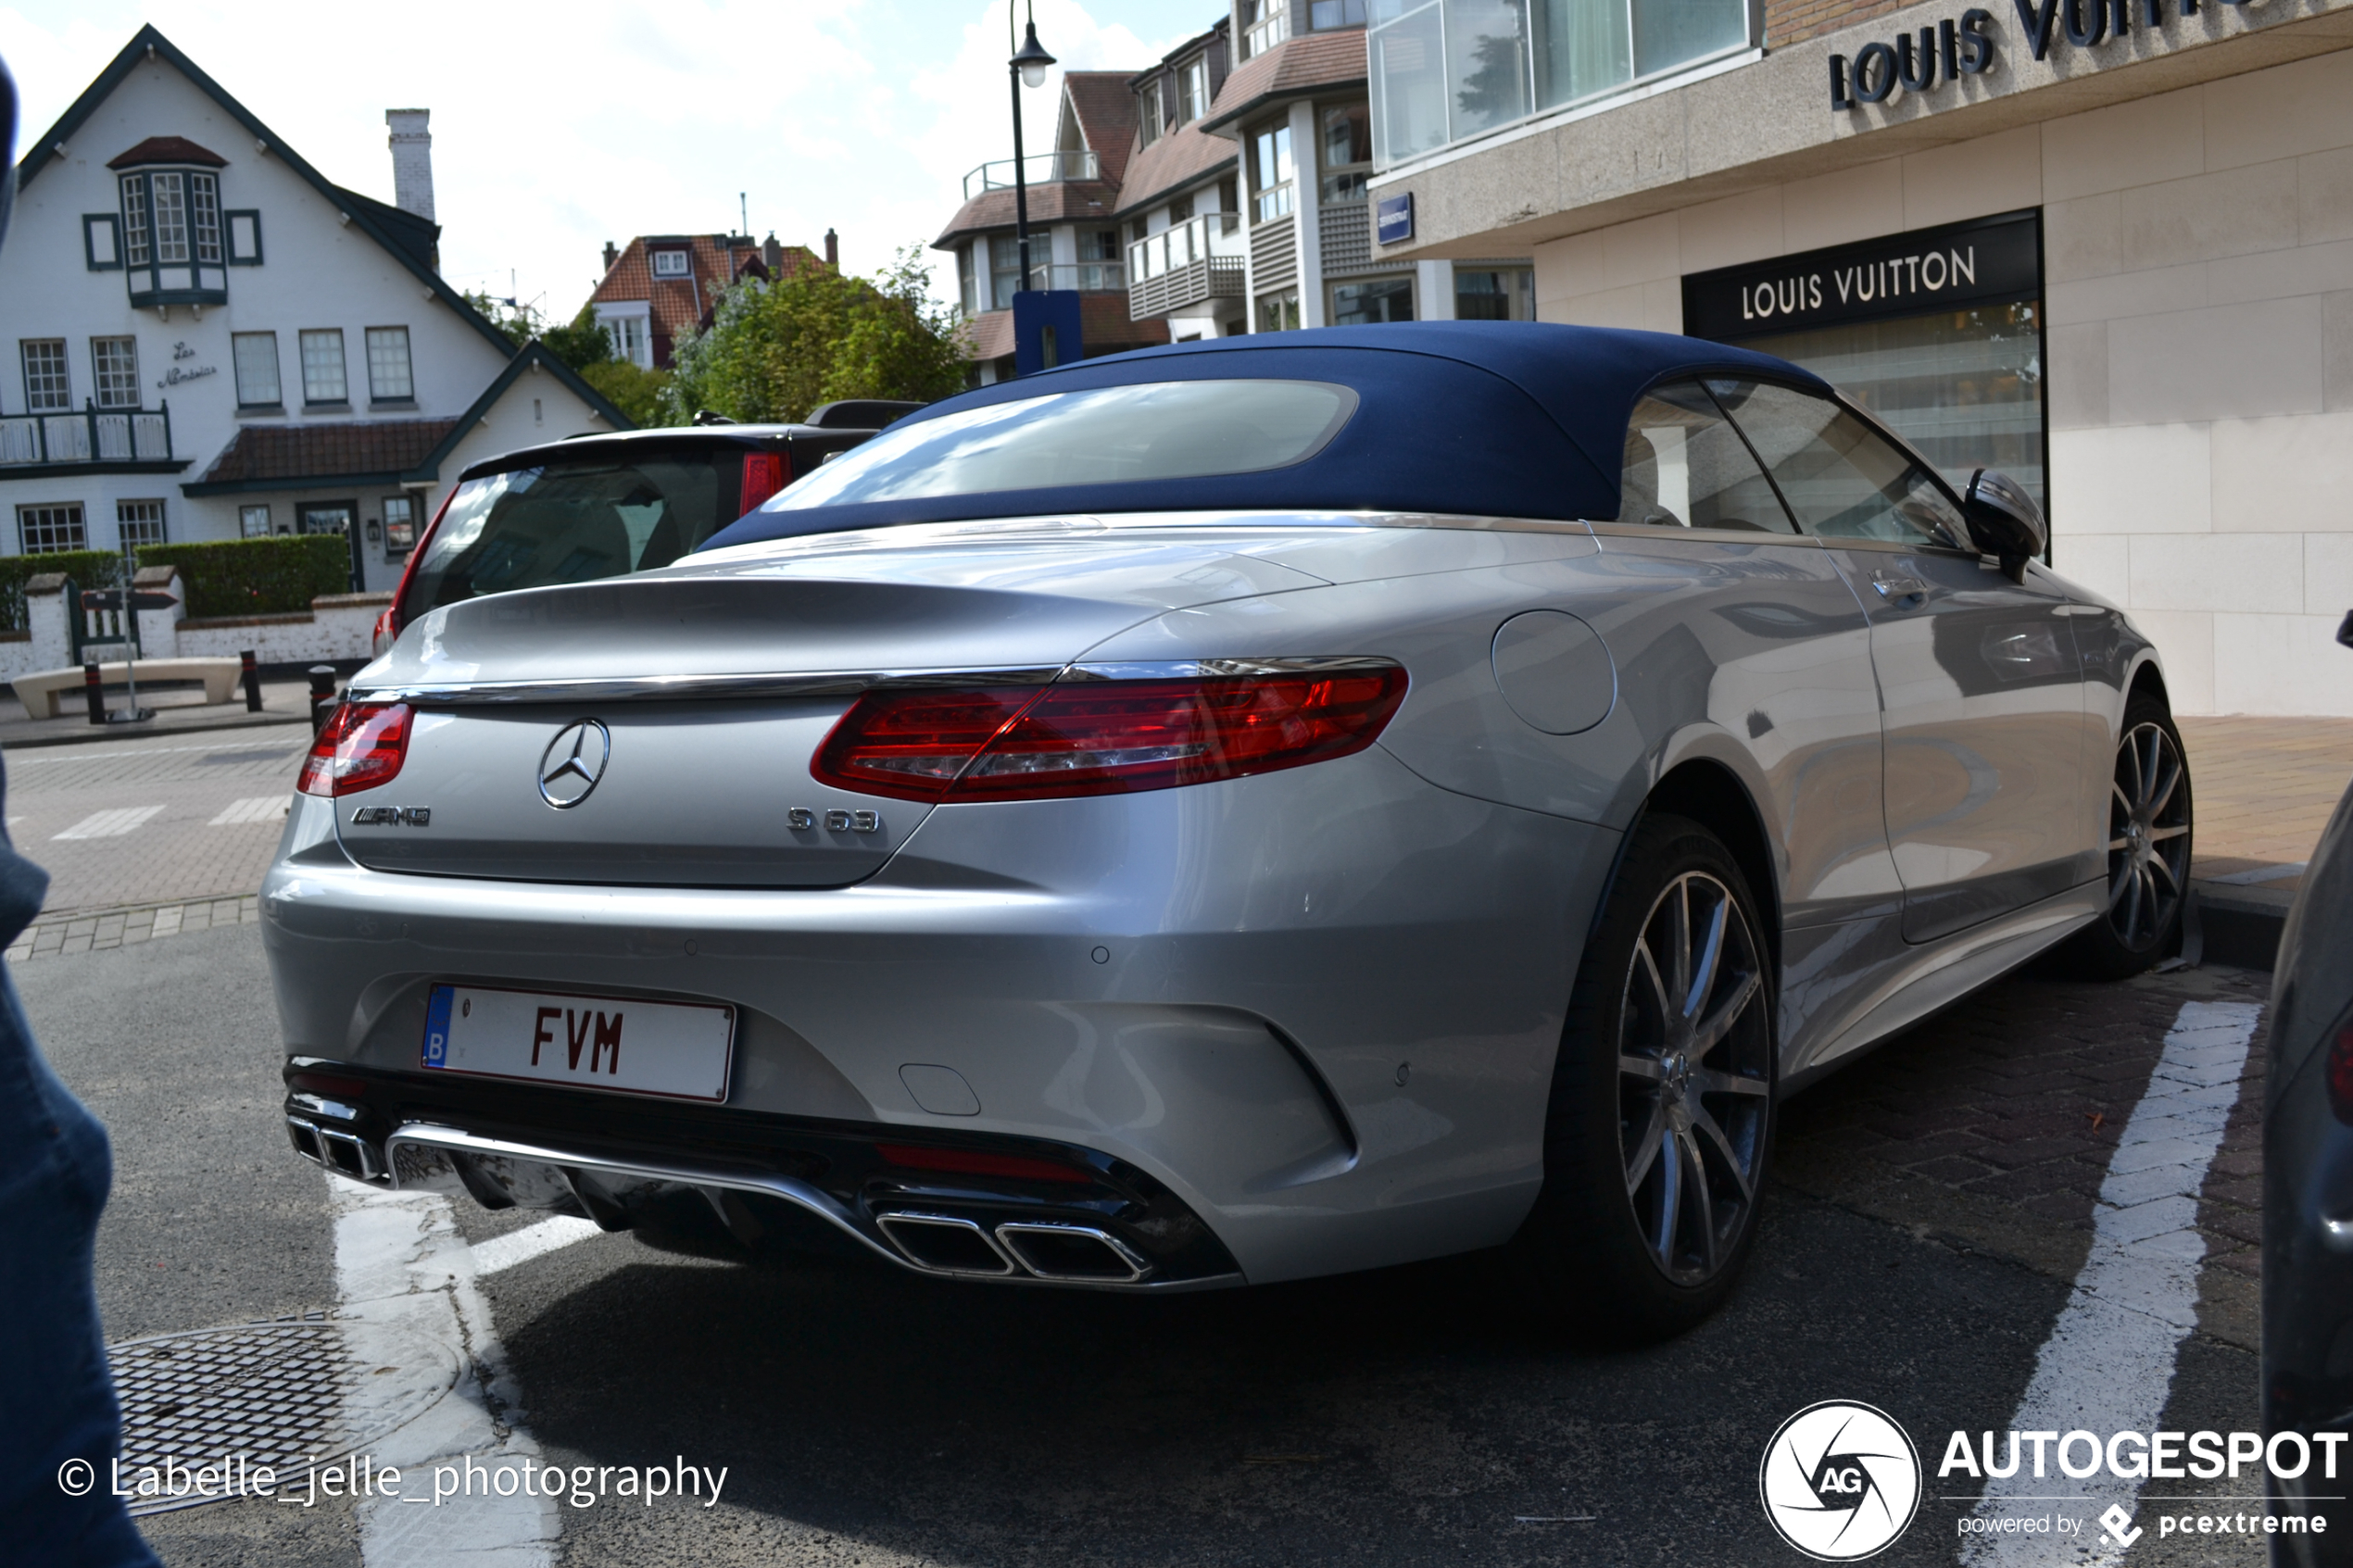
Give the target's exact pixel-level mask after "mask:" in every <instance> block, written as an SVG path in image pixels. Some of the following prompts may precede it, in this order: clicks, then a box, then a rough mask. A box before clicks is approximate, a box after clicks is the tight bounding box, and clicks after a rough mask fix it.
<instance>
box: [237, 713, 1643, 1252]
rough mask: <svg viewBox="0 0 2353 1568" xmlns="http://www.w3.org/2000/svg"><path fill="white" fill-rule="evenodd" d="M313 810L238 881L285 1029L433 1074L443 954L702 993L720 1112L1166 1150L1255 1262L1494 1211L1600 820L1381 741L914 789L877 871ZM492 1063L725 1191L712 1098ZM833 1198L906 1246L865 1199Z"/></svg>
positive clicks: (636, 991)
mask: <svg viewBox="0 0 2353 1568" xmlns="http://www.w3.org/2000/svg"><path fill="white" fill-rule="evenodd" d="M326 809H327V808H326V806H325V803H323V802H317V801H311V800H308V799H305V800H304V801H302V802H301V803H300V805H298V807H297V810H296V818H295V819H294V820H292V821H290V822H289V824H288V830H287V838H286V841H285V847H284V853H283V855H282V858H281V859H280V861H279V863H278V864H277V865H276V866H274V867H273V868H272V870H271V872H270V875H269V877H268V879H267V881H266V883H265V884H264V888H263V914H264V929H263V936H264V941H265V944H266V946H267V947H268V951H269V954H270V959H271V971H272V976H273V980H274V983H275V986H276V992H277V999H278V1005H279V1011H280V1016H281V1020H282V1022H283V1026H284V1033H285V1039H286V1048H287V1052H288V1054H289V1056H291V1057H298V1058H308V1059H315V1060H318V1061H319V1062H321V1063H322V1064H326V1063H332V1064H336V1065H335V1066H333V1067H327V1066H322V1067H321V1071H327V1072H338V1071H343V1070H345V1069H350V1070H353V1071H356V1072H359V1073H365V1074H371V1075H387V1076H388V1077H390V1078H393V1079H397V1080H416V1079H419V1078H422V1077H426V1076H434V1077H438V1076H440V1075H438V1074H432V1075H428V1074H423V1073H421V1071H420V1061H419V1047H420V1044H421V1042H422V1037H423V1032H424V1017H425V1007H426V999H427V995H428V993H429V991H430V988H431V986H432V985H434V984H435V983H440V982H459V983H476V984H503V985H527V986H532V987H543V988H547V989H551V990H575V991H578V992H580V993H582V994H584V995H587V994H595V995H616V996H618V995H627V996H636V997H647V998H649V999H661V998H671V999H680V1000H698V1001H711V1000H715V1001H722V1002H725V1003H727V1004H729V1005H732V1006H734V1007H735V1008H736V1009H737V1010H738V1013H737V1016H738V1024H737V1034H736V1057H735V1067H734V1074H733V1079H732V1082H731V1085H730V1091H729V1094H728V1098H727V1100H726V1102H725V1105H724V1107H722V1108H716V1110H715V1113H716V1114H718V1115H721V1116H752V1117H757V1118H762V1119H777V1120H776V1124H777V1125H785V1124H786V1123H790V1124H794V1125H800V1124H812V1125H814V1124H827V1125H837V1126H849V1127H856V1128H864V1129H870V1130H871V1129H875V1128H882V1129H887V1130H897V1131H902V1132H909V1133H912V1132H914V1131H917V1130H923V1131H925V1132H927V1133H929V1134H934V1135H951V1136H955V1137H963V1136H971V1137H977V1138H1004V1139H1012V1140H1016V1141H1018V1140H1042V1141H1043V1142H1045V1143H1047V1144H1051V1145H1052V1146H1054V1147H1056V1148H1066V1149H1075V1150H1080V1151H1084V1153H1085V1154H1086V1155H1087V1156H1088V1158H1098V1157H1099V1158H1100V1159H1101V1160H1105V1161H1108V1162H1111V1163H1112V1164H1114V1165H1117V1166H1120V1167H1123V1168H1126V1169H1131V1170H1133V1171H1135V1172H1137V1173H1139V1175H1141V1176H1143V1177H1147V1178H1149V1179H1150V1180H1151V1182H1154V1183H1157V1184H1159V1185H1160V1186H1161V1187H1163V1188H1164V1189H1165V1190H1166V1192H1167V1193H1168V1194H1169V1195H1170V1197H1171V1198H1172V1199H1173V1200H1174V1201H1175V1202H1176V1204H1178V1205H1180V1206H1181V1207H1182V1209H1183V1210H1184V1211H1185V1212H1187V1213H1188V1214H1189V1215H1191V1216H1193V1217H1195V1219H1196V1220H1197V1221H1198V1223H1200V1224H1202V1226H1204V1227H1205V1228H1206V1231H1207V1233H1208V1234H1209V1236H1211V1237H1212V1238H1213V1239H1214V1242H1215V1243H1216V1244H1217V1245H1218V1246H1219V1247H1220V1248H1223V1250H1224V1252H1225V1253H1226V1254H1227V1257H1228V1258H1229V1259H1230V1261H1231V1262H1232V1265H1233V1269H1234V1272H1236V1273H1239V1274H1240V1275H1241V1276H1243V1277H1246V1278H1247V1279H1249V1280H1251V1281H1252V1282H1267V1281H1274V1280H1280V1279H1287V1278H1298V1277H1303V1276H1307V1275H1314V1274H1322V1273H1339V1272H1343V1271H1347V1270H1353V1269H1360V1268H1368V1267H1376V1266H1380V1265H1383V1264H1388V1263H1394V1262H1402V1261H1410V1260H1413V1259H1416V1258H1424V1257H1432V1256H1438V1255H1441V1254H1444V1253H1449V1252H1456V1251H1463V1250H1468V1249H1472V1248H1479V1247H1485V1246H1491V1245H1495V1244H1498V1243H1500V1242H1502V1241H1504V1240H1506V1239H1508V1238H1509V1236H1511V1235H1512V1234H1513V1232H1514V1231H1515V1230H1516V1228H1517V1226H1518V1224H1519V1222H1520V1221H1521V1219H1522V1218H1524V1217H1525V1215H1526V1213H1527V1210H1528V1208H1529V1204H1530V1203H1531V1202H1532V1201H1533V1198H1534V1197H1535V1194H1536V1191H1537V1189H1538V1187H1539V1185H1541V1179H1542V1157H1541V1148H1542V1132H1543V1122H1544V1107H1545V1102H1546V1097H1547V1094H1548V1092H1549V1087H1550V1082H1551V1075H1552V1068H1553V1060H1554V1054H1555V1052H1556V1049H1557V1047H1558V1044H1559V1039H1560V1028H1561V1022H1562V1015H1563V1012H1564V1010H1565V1009H1566V1005H1567V997H1568V995H1569V991H1570V989H1571V985H1572V982H1573V979H1574V964H1575V958H1576V955H1577V953H1578V951H1579V949H1580V948H1581V947H1582V945H1583V941H1584V936H1585V932H1586V930H1587V926H1588V922H1589V919H1590V915H1591V912H1592V907H1593V903H1594V901H1595V899H1596V898H1597V897H1598V896H1599V891H1600V886H1601V883H1602V881H1603V879H1604V876H1605V875H1606V873H1607V870H1608V866H1609V863H1610V858H1611V855H1612V853H1613V852H1614V849H1615V847H1616V835H1615V834H1611V833H1609V832H1608V831H1606V830H1604V829H1601V828H1597V827H1593V826H1591V825H1589V824H1585V823H1580V822H1572V821H1568V820H1567V819H1563V818H1558V817H1551V816H1545V815H1542V814H1541V813H1536V812H1529V811H1524V810H1519V809H1514V808H1510V807H1504V806H1498V805H1494V804H1492V803H1490V802H1487V801H1482V800H1477V799H1472V798H1469V797H1463V796H1458V795H1453V794H1450V793H1448V792H1446V791H1443V790H1441V789H1437V788H1435V787H1433V786H1431V785H1428V784H1425V783H1424V782H1423V781H1421V780H1420V779H1419V778H1417V777H1416V776H1415V775H1414V774H1413V773H1411V772H1410V771H1407V770H1406V769H1404V768H1403V766H1402V765H1401V764H1399V763H1397V762H1396V761H1395V760H1394V759H1391V758H1390V757H1389V756H1388V755H1387V754H1386V753H1383V752H1381V751H1379V750H1378V749H1376V750H1373V751H1370V752H1366V753H1364V754H1360V755H1359V756H1356V757H1353V758H1349V759H1342V760H1340V761H1337V762H1332V763H1327V764H1319V765H1317V766H1315V767H1312V768H1302V769H1295V770H1290V771H1285V772H1279V773H1274V774H1268V775H1264V776H1261V777H1254V778H1246V779H1239V780H1233V781H1229V782H1227V783H1224V784H1210V785H1202V786H1195V787H1190V788H1185V789H1174V790H1164V791H1158V792H1153V793H1151V794H1146V795H1139V796H1128V797H1100V798H1093V799H1078V800H1059V801H1039V802H1026V803H1020V804H1007V805H989V806H978V807H946V808H941V809H937V810H935V811H934V812H932V813H931V815H930V816H929V817H928V818H927V819H926V820H925V823H924V825H923V826H922V827H921V828H920V829H919V830H918V831H917V832H916V833H915V834H914V835H913V836H912V838H911V839H910V840H909V841H908V843H907V844H906V845H905V846H904V847H902V848H901V850H900V853H899V854H898V855H897V856H896V857H895V858H894V859H892V861H891V862H890V864H889V865H887V867H885V868H884V870H883V872H881V873H880V874H878V875H876V876H875V877H873V878H871V879H869V880H868V881H867V882H865V883H863V884H860V885H858V886H855V887H849V888H840V889H834V890H827V891H814V890H806V891H800V890H775V891H769V890H755V889H741V888H732V889H709V890H696V889H661V888H632V887H615V886H582V885H567V884H526V883H513V882H492V881H487V880H471V879H459V878H447V877H430V876H418V875H405V874H398V873H386V872H370V871H367V870H364V869H362V868H360V867H358V866H356V865H354V864H352V863H351V862H350V861H349V860H348V859H345V858H344V857H343V856H342V854H341V852H340V850H338V849H337V848H336V847H335V846H334V844H333V832H332V826H331V824H330V823H329V822H327V821H326V820H325V812H326ZM915 1066H925V1067H941V1068H947V1069H950V1070H952V1072H953V1073H956V1074H957V1075H959V1076H961V1077H962V1078H963V1080H964V1081H965V1083H966V1084H968V1085H970V1088H971V1090H972V1098H975V1099H976V1100H977V1102H978V1108H977V1110H975V1111H973V1112H972V1113H970V1114H964V1115H954V1114H937V1113H935V1112H934V1111H932V1110H925V1108H924V1107H923V1106H922V1105H921V1104H919V1103H917V1100H916V1098H915V1091H914V1090H912V1089H911V1088H910V1086H909V1082H908V1079H907V1077H906V1076H904V1075H902V1073H901V1069H902V1068H906V1067H915ZM507 1087H508V1088H510V1089H512V1090H513V1091H514V1092H515V1093H516V1094H518V1095H519V1096H521V1097H522V1099H521V1101H520V1102H519V1103H521V1104H522V1105H524V1106H526V1107H539V1106H554V1105H556V1104H558V1103H564V1104H567V1105H585V1106H587V1107H588V1108H590V1111H591V1112H592V1113H593V1114H590V1115H588V1117H587V1120H586V1121H585V1122H584V1123H583V1125H584V1126H595V1127H601V1128H604V1129H606V1130H607V1131H608V1132H609V1133H610V1135H612V1136H613V1137H615V1138H618V1139H620V1140H621V1141H622V1142H623V1143H627V1144H630V1145H632V1146H633V1149H632V1152H631V1153H630V1156H629V1157H630V1158H632V1159H635V1160H651V1161H652V1163H654V1164H656V1165H659V1166H660V1167H661V1170H663V1171H671V1172H679V1171H683V1172H685V1173H686V1174H688V1175H689V1176H694V1177H697V1178H698V1181H699V1185H703V1186H707V1187H710V1188H711V1190H714V1191H719V1192H722V1193H724V1192H729V1191H742V1190H745V1189H741V1188H737V1187H732V1186H728V1185H725V1184H724V1183H721V1182H718V1181H716V1180H715V1179H711V1171H713V1170H714V1169H718V1170H720V1171H721V1172H722V1173H724V1172H726V1171H729V1170H735V1169H736V1167H735V1166H734V1165H731V1164H729V1163H728V1162H726V1161H724V1160H717V1161H715V1160H713V1158H712V1157H711V1138H712V1137H713V1133H712V1131H711V1126H709V1125H705V1124H700V1123H698V1124H696V1125H694V1126H691V1127H682V1128H680V1129H678V1130H676V1131H674V1132H667V1133H663V1134H661V1135H659V1136H655V1135H651V1134H648V1133H647V1132H646V1131H645V1130H646V1129H648V1128H650V1127H654V1126H657V1125H661V1126H668V1125H670V1123H667V1122H665V1121H664V1120H663V1119H664V1117H665V1116H668V1115H670V1114H671V1113H670V1112H669V1111H667V1110H665V1109H664V1108H662V1107H661V1106H657V1105H652V1104H649V1103H648V1102H647V1101H644V1100H641V1099H635V1098H628V1097H623V1096H617V1095H610V1094H599V1093H596V1092H593V1091H589V1090H585V1089H577V1088H572V1087H568V1086H560V1085H548V1086H547V1087H545V1088H542V1087H540V1086H539V1085H522V1086H517V1085H507ZM404 1103H406V1102H404ZM404 1115H406V1116H407V1117H408V1120H411V1121H415V1122H417V1123H421V1124H426V1125H432V1126H442V1127H449V1128H452V1129H454V1130H456V1131H458V1132H461V1133H465V1134H469V1135H480V1136H490V1137H503V1136H509V1135H513V1137H514V1141H517V1142H523V1143H531V1142H533V1141H534V1139H533V1138H532V1137H530V1136H524V1135H522V1132H527V1131H532V1130H533V1129H531V1128H527V1127H525V1128H521V1129H518V1128H514V1127H510V1128H506V1129H505V1130H501V1128H500V1127H496V1126H492V1125H491V1124H489V1123H487V1122H485V1121H483V1120H481V1119H479V1118H477V1119H474V1120H468V1119H466V1118H465V1117H462V1116H460V1117H453V1116H451V1115H450V1114H448V1113H447V1112H446V1111H429V1110H418V1111H416V1112H414V1113H413V1114H409V1113H406V1112H404ZM537 1115H538V1112H537V1111H536V1110H532V1111H531V1113H530V1114H529V1115H525V1116H521V1117H519V1118H516V1119H514V1120H518V1121H520V1122H524V1123H528V1122H531V1121H533V1120H535V1118H536V1117H537ZM399 1124H400V1123H392V1124H387V1125H385V1126H384V1127H382V1128H380V1129H378V1130H377V1136H378V1138H379V1140H381V1139H383V1138H384V1137H385V1136H388V1135H391V1134H392V1133H394V1132H396V1130H397V1126H398V1125H399ZM536 1130H537V1131H540V1132H542V1133H544V1131H545V1129H544V1128H540V1129H536ZM869 1136H871V1133H869ZM416 1141H417V1143H418V1145H419V1147H421V1148H422V1147H423V1146H424V1144H425V1143H426V1142H427V1141H429V1140H424V1139H422V1138H420V1139H418V1140H416ZM722 1141H724V1140H722ZM542 1142H543V1143H544V1139H543V1140H542ZM546 1147H548V1148H552V1149H553V1151H554V1152H556V1153H573V1154H577V1155H580V1156H582V1157H583V1158H585V1157H586V1156H589V1155H604V1154H610V1153H613V1152H614V1151H613V1150H611V1149H609V1148H604V1147H602V1146H591V1145H588V1144H584V1143H583V1142H581V1141H580V1139H579V1138H577V1137H573V1138H572V1139H571V1140H570V1141H565V1142H560V1143H555V1144H552V1145H546ZM378 1152H379V1155H380V1156H381V1155H382V1153H383V1151H382V1147H381V1141H380V1143H379V1148H378ZM657 1157H658V1158H657ZM542 1163H547V1164H551V1165H557V1166H558V1168H560V1162H556V1161H542ZM387 1169H388V1170H390V1169H394V1167H393V1166H392V1165H391V1164H390V1163H389V1161H388V1162H387ZM785 1174H791V1173H790V1172H785ZM633 1179H634V1178H633ZM661 1179H664V1180H667V1179H670V1178H668V1177H663V1178H661ZM686 1185H697V1183H696V1182H688V1183H687V1184H686ZM761 1190H762V1191H769V1192H770V1194H771V1196H774V1197H776V1198H778V1199H779V1200H780V1201H783V1202H786V1203H799V1207H801V1208H802V1209H804V1210H808V1211H809V1212H812V1213H819V1215H820V1217H821V1218H822V1219H824V1221H825V1223H828V1224H830V1225H832V1226H834V1228H836V1229H837V1230H838V1229H842V1228H844V1223H845V1222H844V1219H843V1217H842V1216H840V1215H837V1214H825V1213H822V1212H821V1210H822V1206H819V1207H818V1208H812V1207H811V1205H810V1204H808V1203H806V1202H801V1201H800V1200H799V1199H798V1198H793V1197H791V1196H789V1195H786V1194H784V1193H782V1192H780V1191H774V1190H772V1189H768V1188H762V1189H761ZM848 1228H849V1230H851V1231H853V1232H855V1233H856V1234H857V1236H858V1240H859V1242H860V1244H861V1245H863V1246H867V1247H870V1248H888V1249H889V1250H888V1251H887V1252H886V1254H885V1255H887V1256H891V1257H893V1258H894V1260H895V1261H903V1260H904V1257H905V1249H904V1248H902V1247H901V1246H900V1245H899V1244H897V1243H895V1242H893V1241H892V1239H891V1237H890V1236H888V1235H887V1234H886V1233H885V1232H883V1231H882V1230H881V1229H880V1228H879V1227H878V1226H877V1225H876V1224H875V1223H869V1222H868V1221H867V1220H866V1219H862V1218H860V1217H859V1216H857V1215H855V1214H853V1215H850V1216H849V1221H848ZM988 1242H989V1244H990V1245H992V1246H999V1247H1000V1248H1004V1243H1003V1240H1002V1238H1001V1237H1000V1236H997V1234H996V1232H995V1231H994V1230H993V1229H992V1230H991V1231H990V1232H989V1236H988ZM1127 1244H1128V1245H1131V1246H1137V1249H1138V1250H1139V1253H1140V1254H1143V1255H1145V1256H1148V1257H1149V1256H1151V1254H1150V1252H1149V1249H1147V1248H1141V1247H1140V1246H1139V1245H1138V1244H1136V1243H1134V1242H1133V1241H1132V1240H1130V1241H1128V1243H1127ZM1004 1249H1005V1250H1006V1251H1007V1253H1008V1254H1009V1256H1010V1257H1011V1258H1012V1260H1013V1263H1014V1266H1015V1267H1016V1268H1021V1267H1022V1266H1021V1265H1020V1263H1019V1261H1018V1258H1019V1254H1018V1253H1017V1252H1015V1251H1013V1249H1012V1248H1004ZM1166 1267H1167V1265H1165V1264H1164V1263H1162V1262H1160V1261H1154V1265H1153V1272H1152V1273H1151V1275H1150V1276H1149V1277H1150V1278H1151V1279H1162V1278H1165V1277H1166V1273H1165V1269H1166ZM1019 1277H1035V1276H1034V1274H1033V1273H1031V1271H1029V1270H1027V1269H1026V1268H1022V1272H1021V1274H1020V1276H1019Z"/></svg>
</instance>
